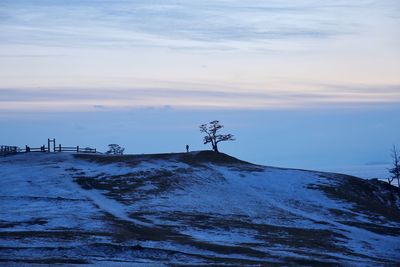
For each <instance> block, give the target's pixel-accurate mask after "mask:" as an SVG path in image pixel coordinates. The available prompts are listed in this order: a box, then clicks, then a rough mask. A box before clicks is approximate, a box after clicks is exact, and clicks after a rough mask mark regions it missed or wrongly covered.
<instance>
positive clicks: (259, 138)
mask: <svg viewBox="0 0 400 267" xmlns="http://www.w3.org/2000/svg"><path fill="white" fill-rule="evenodd" d="M399 14H400V2H399V1H397V0H380V1H374V0H357V1H351V0H350V1H341V0H338V1H334V2H332V1H317V0H299V1H288V0H281V1H274V0H269V1H252V0H249V1H237V0H230V1H226V0H225V1H223V0H219V1H218V0H216V1H208V0H205V1H128V0H123V1H105V0H91V1H88V0H79V1H75V0H69V1H50V0H35V1H26V0H12V1H11V0H10V1H8V0H2V1H1V2H0V123H1V124H2V128H3V127H5V128H6V130H2V134H1V135H0V137H1V142H2V143H7V144H8V143H13V144H18V145H23V144H25V143H30V142H32V143H35V142H40V140H42V139H43V140H46V138H47V135H50V134H51V133H54V134H53V135H57V136H60V137H61V136H62V139H64V140H65V142H68V143H76V142H78V140H82V139H83V140H85V142H87V143H89V144H92V145H94V146H99V147H105V145H106V144H107V143H110V142H114V141H115V140H120V141H121V143H124V144H125V146H127V150H128V151H129V152H132V153H136V152H139V153H150V152H156V151H158V150H160V152H162V151H174V148H176V147H178V146H179V144H180V142H182V143H189V142H190V143H191V144H193V146H194V147H196V148H199V149H200V148H201V142H200V143H199V142H198V141H197V140H198V139H200V141H201V136H200V137H199V133H198V132H197V131H198V129H197V124H200V123H204V122H207V121H208V120H213V119H220V120H221V121H223V122H225V124H226V126H227V128H228V129H227V130H230V132H232V133H233V134H236V135H238V140H237V141H236V142H233V143H231V144H226V150H227V151H228V152H230V153H232V154H234V155H238V156H241V157H243V158H244V159H247V160H252V161H255V162H258V163H263V164H268V163H272V164H274V165H280V166H285V165H290V166H293V167H310V168H311V167H313V166H316V167H317V166H328V165H329V164H331V165H332V166H333V165H335V166H338V165H341V166H342V165H345V164H349V165H350V164H360V163H364V162H371V161H385V160H387V155H388V153H386V151H387V150H388V149H389V148H390V146H391V145H392V144H393V143H399V140H398V138H399V137H398V136H399V133H400V126H399V125H400V124H399V120H398V119H396V117H395V116H394V114H396V112H397V114H398V111H399V109H398V108H397V106H399V103H400V49H398V47H400V15H399ZM135 114H137V115H135ZM397 117H398V116H397ZM111 118H112V119H111ZM38 121H39V122H42V123H43V124H42V125H41V126H40V127H39V126H36V125H37V124H36V122H38ZM55 121H63V122H64V123H63V124H62V125H58V126H57V128H54V127H55V126H49V125H52V124H53V123H54V122H55ZM165 122H168V124H165ZM183 122H184V126H182V125H181V123H183ZM107 123H112V124H116V125H119V126H115V127H117V128H118V127H120V128H121V129H125V130H124V131H120V132H118V131H116V130H113V131H112V133H111V132H109V131H107V130H106V129H107V127H106V128H104V125H106V124H107ZM130 123H131V124H130ZM125 124H130V126H129V127H128V126H126V127H125V126H124V125H125ZM21 125H31V127H30V129H31V130H30V131H29V134H27V133H26V131H24V130H23V127H22V126H21ZM82 125H90V127H88V128H85V129H86V130H82V127H83V126H82ZM133 125H134V126H133ZM137 125H140V128H141V129H146V131H141V130H137V129H136V128H137ZM154 125H163V126H164V128H162V127H157V128H156V130H155V132H153V131H152V129H153V127H154ZM249 125H251V127H250V126H249ZM115 127H112V128H115ZM83 128H84V127H83ZM89 128H91V129H98V131H97V132H96V133H94V131H93V130H90V129H89ZM182 128H184V129H185V130H184V132H185V136H186V135H187V140H188V141H184V140H180V139H179V138H177V136H179V134H180V131H179V130H177V129H182ZM3 129H4V128H3ZM79 129H81V130H79ZM279 129H281V130H282V132H279V131H280V130H279ZM324 129H326V130H324ZM378 129H379V130H378ZM158 134H160V135H161V136H163V138H162V139H160V140H158V143H159V142H161V143H165V144H164V146H161V147H159V146H158V145H157V146H156V147H154V146H153V145H154V144H155V143H156V142H153V141H152V140H154V139H155V135H158ZM242 134H243V135H242ZM85 135H86V136H85ZM94 135H96V136H94ZM57 136H56V137H57ZM171 136H173V137H171ZM130 138H134V140H141V142H139V143H137V142H136V141H134V140H132V139H130ZM396 138H397V139H396ZM91 140H93V141H91ZM163 140H165V141H163ZM185 140H186V139H185ZM271 140H272V141H271ZM357 143H359V144H357ZM145 144H146V145H145ZM82 145H83V144H82ZM399 145H400V144H399ZM163 147H164V148H163ZM293 147H295V148H296V149H292V148H293ZM158 148H159V149H158ZM176 150H179V149H178V148H176ZM283 151H292V152H290V153H292V155H291V154H287V153H283ZM328 155H329V160H327V162H324V160H322V159H326V158H327V157H328Z"/></svg>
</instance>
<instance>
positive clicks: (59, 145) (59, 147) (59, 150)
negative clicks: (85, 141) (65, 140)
mask: <svg viewBox="0 0 400 267" xmlns="http://www.w3.org/2000/svg"><path fill="white" fill-rule="evenodd" d="M58 152H61V144H58Z"/></svg>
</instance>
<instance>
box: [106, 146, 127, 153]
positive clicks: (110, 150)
mask: <svg viewBox="0 0 400 267" xmlns="http://www.w3.org/2000/svg"><path fill="white" fill-rule="evenodd" d="M124 151H125V148H123V147H121V146H120V145H117V144H109V145H108V151H107V152H106V154H112V155H123V154H124Z"/></svg>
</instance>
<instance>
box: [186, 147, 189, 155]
mask: <svg viewBox="0 0 400 267" xmlns="http://www.w3.org/2000/svg"><path fill="white" fill-rule="evenodd" d="M188 152H189V145H186V153H188Z"/></svg>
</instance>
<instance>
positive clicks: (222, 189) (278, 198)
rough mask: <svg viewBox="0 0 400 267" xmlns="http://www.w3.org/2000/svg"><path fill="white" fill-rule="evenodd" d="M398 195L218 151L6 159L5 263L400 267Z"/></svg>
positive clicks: (1, 245) (2, 169)
mask: <svg viewBox="0 0 400 267" xmlns="http://www.w3.org/2000/svg"><path fill="white" fill-rule="evenodd" d="M399 207H400V201H399V193H398V191H397V189H396V188H394V187H391V186H388V185H387V184H384V183H383V182H379V181H373V182H370V181H364V180H361V179H357V178H354V177H348V176H344V175H338V174H330V173H322V172H311V171H304V170H291V169H281V168H272V167H264V166H257V165H252V164H250V163H246V162H242V161H239V160H236V159H234V158H231V157H229V156H227V155H224V154H221V155H218V156H216V155H215V154H214V153H213V152H195V153H187V154H167V155H165V154H164V155H143V156H120V157H118V156H103V155H92V156H90V155H72V154H63V153H59V154H46V153H38V154H34V153H29V154H21V155H15V156H10V157H3V158H0V263H1V262H6V263H7V264H19V263H45V264H55V263H61V264H85V263H94V264H101V265H110V266H114V265H112V264H117V265H118V263H121V264H127V265H129V264H131V265H132V264H138V265H146V264H148V265H151V266H157V265H168V264H191V265H196V264H199V265H204V264H223V265H232V266H238V265H256V266H259V265H268V266H271V265H277V266H280V265H287V264H289V265H290V264H292V265H310V264H311V265H312V264H327V265H329V264H332V265H335V264H338V263H339V264H345V265H346V264H348V265H353V266H376V265H396V264H399V263H400V211H399Z"/></svg>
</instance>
